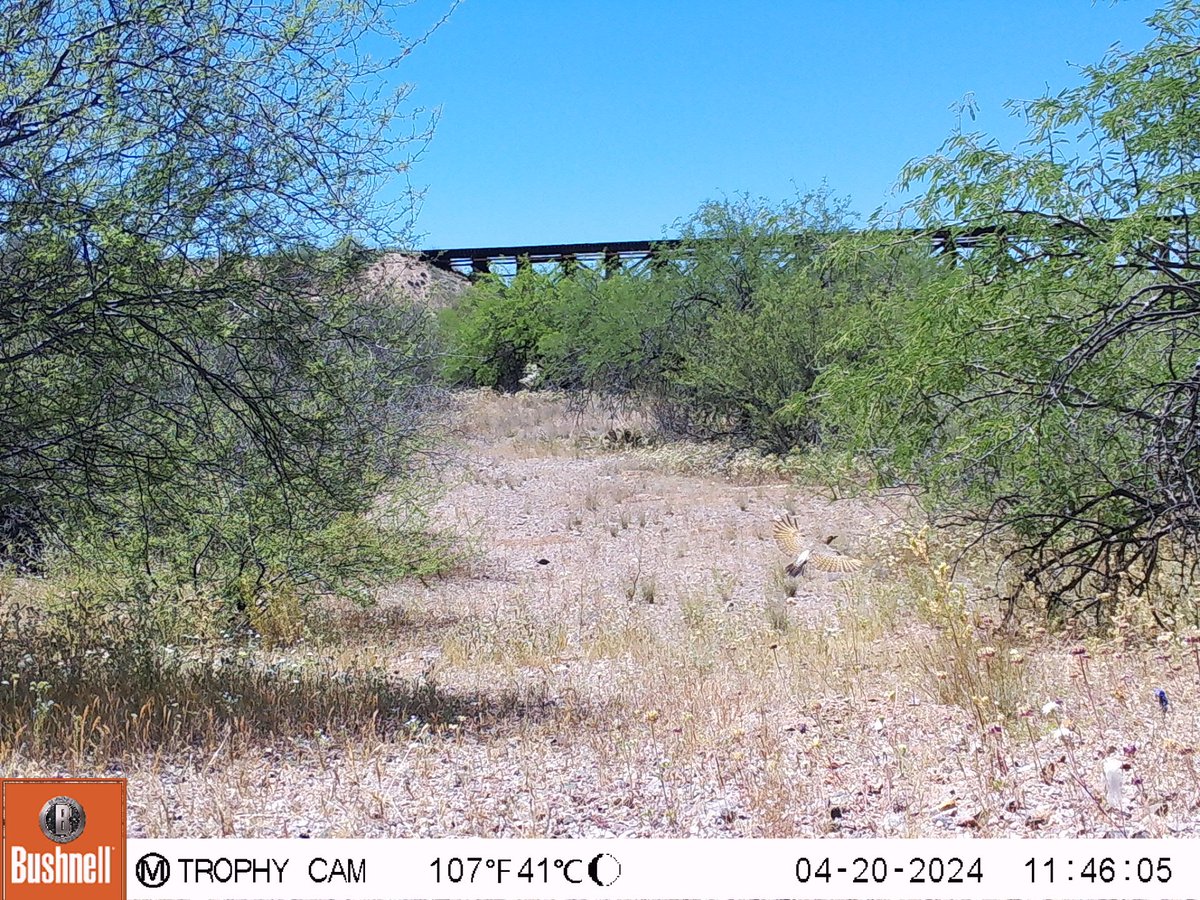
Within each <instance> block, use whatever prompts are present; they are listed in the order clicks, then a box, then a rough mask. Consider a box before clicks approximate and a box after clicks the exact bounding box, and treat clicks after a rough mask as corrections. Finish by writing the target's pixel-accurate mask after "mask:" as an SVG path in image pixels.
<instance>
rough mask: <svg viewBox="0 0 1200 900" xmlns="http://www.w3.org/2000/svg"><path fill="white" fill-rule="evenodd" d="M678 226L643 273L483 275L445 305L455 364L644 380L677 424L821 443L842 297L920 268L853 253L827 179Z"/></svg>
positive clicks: (570, 378) (774, 444) (631, 385)
mask: <svg viewBox="0 0 1200 900" xmlns="http://www.w3.org/2000/svg"><path fill="white" fill-rule="evenodd" d="M680 227H681V231H682V234H683V242H682V244H681V245H680V246H679V248H678V249H675V250H672V251H671V252H669V253H666V252H664V253H663V254H662V257H661V258H660V260H659V261H658V264H657V265H654V266H652V267H648V268H647V269H645V270H643V271H641V272H637V273H622V274H619V275H613V276H612V277H607V278H605V277H603V276H601V275H600V274H599V273H597V272H594V271H591V270H587V269H580V270H577V271H576V272H575V273H574V274H573V275H572V276H571V277H569V278H568V277H564V276H562V275H561V274H560V273H539V272H536V271H534V270H532V269H525V270H523V271H521V272H519V273H518V274H517V275H516V277H515V278H513V279H512V281H511V282H509V283H505V282H504V281H503V280H501V279H499V278H495V277H490V278H487V279H485V280H483V281H481V282H479V283H477V284H476V286H475V287H474V288H473V289H472V290H471V291H470V292H469V293H468V295H467V297H466V298H465V299H464V301H463V302H462V304H461V305H460V306H459V307H458V308H457V309H455V310H453V311H450V312H448V313H447V314H446V317H445V319H444V320H443V326H444V330H445V333H446V334H447V335H448V338H449V341H450V345H451V352H450V354H449V356H448V362H447V372H448V374H449V375H450V377H451V378H452V380H454V381H457V382H459V383H470V384H478V385H487V386H491V387H496V388H500V389H504V390H515V389H516V388H517V387H518V386H519V384H520V380H521V378H522V375H523V374H524V372H525V371H526V367H527V366H529V365H536V366H537V368H538V370H539V371H540V372H541V374H542V377H543V381H544V383H546V384H550V385H553V386H557V387H564V388H572V389H584V390H588V391H593V392H598V393H602V394H604V395H606V396H609V397H611V396H614V395H636V396H637V397H639V398H640V399H642V400H644V401H646V402H648V403H649V405H650V406H651V407H652V408H653V409H654V410H655V411H656V413H657V414H658V417H659V419H660V421H661V423H662V424H663V426H664V427H666V428H667V429H668V430H670V431H673V432H677V433H683V434H689V435H692V436H697V437H705V438H707V437H717V436H724V437H729V438H731V439H733V440H735V441H737V442H741V443H748V444H754V445H758V446H761V447H764V448H766V449H770V450H773V451H785V450H788V449H790V448H792V447H795V446H797V445H809V444H812V443H815V442H816V441H817V439H818V436H819V426H818V420H817V416H816V411H815V410H816V406H815V398H814V396H813V393H812V388H813V384H814V382H815V379H816V377H817V375H818V374H819V372H820V371H821V370H822V369H823V368H824V367H825V366H826V365H828V364H829V361H830V359H831V358H832V356H831V355H836V354H838V353H841V352H843V351H842V350H841V349H839V341H840V338H839V336H840V334H841V331H842V329H843V327H844V320H845V318H846V316H847V314H848V310H850V309H851V308H852V307H853V306H855V305H856V304H858V303H859V302H861V300H862V297H863V295H864V294H865V293H867V292H871V291H875V292H880V291H889V290H895V289H897V288H896V285H897V284H898V280H899V279H903V278H911V277H913V275H914V272H913V271H911V270H913V268H914V267H912V266H908V267H905V266H899V265H897V260H896V259H895V258H894V257H895V254H893V253H890V252H886V251H883V250H880V251H879V252H876V253H867V252H855V251H854V250H853V249H852V248H856V247H857V246H858V243H857V242H859V241H860V240H861V236H857V235H853V234H852V233H851V232H850V231H849V227H848V223H847V219H846V216H845V213H844V209H843V208H842V207H841V206H840V205H839V204H837V203H835V202H833V201H832V200H831V198H830V196H829V194H828V192H818V193H814V194H811V195H809V196H807V197H804V198H802V199H801V200H800V201H798V202H797V203H794V204H782V205H779V206H777V207H772V206H769V205H767V204H765V203H761V202H758V203H756V202H751V201H749V200H746V199H744V198H743V199H738V200H733V201H724V202H720V203H709V204H706V205H705V206H703V207H702V208H701V209H700V210H699V211H698V212H697V214H696V215H695V216H694V217H693V218H692V219H691V220H689V221H687V222H685V223H682V224H681V226H680ZM903 254H907V255H912V251H911V248H905V249H904V250H903V251H902V255H903ZM918 268H919V267H918Z"/></svg>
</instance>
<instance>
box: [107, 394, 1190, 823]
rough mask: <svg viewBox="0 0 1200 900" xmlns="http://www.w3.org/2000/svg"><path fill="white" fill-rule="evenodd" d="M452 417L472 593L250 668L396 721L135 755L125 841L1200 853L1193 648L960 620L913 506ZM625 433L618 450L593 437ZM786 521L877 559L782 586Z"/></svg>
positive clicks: (968, 616) (462, 575) (326, 613)
mask: <svg viewBox="0 0 1200 900" xmlns="http://www.w3.org/2000/svg"><path fill="white" fill-rule="evenodd" d="M460 412H461V416H462V422H463V428H462V434H461V436H460V443H459V447H458V452H457V459H458V462H457V463H456V464H455V465H451V466H449V467H448V468H447V469H446V472H445V479H446V490H445V493H444V495H443V497H442V499H441V500H440V502H439V504H438V507H437V516H438V518H439V520H440V522H441V523H442V524H443V525H445V526H448V527H450V528H453V529H454V530H455V531H456V532H457V533H458V535H459V536H460V537H461V540H462V541H463V542H464V543H465V546H466V547H467V548H468V550H467V553H466V556H465V562H464V563H463V565H462V566H461V567H460V569H459V570H458V571H457V572H455V573H454V574H453V575H452V576H450V577H446V578H444V579H441V580H435V581H430V582H429V583H427V584H423V583H421V582H419V581H413V582H411V583H405V584H400V585H396V586H395V587H394V588H392V589H391V590H389V591H387V592H386V593H385V595H384V596H382V597H381V598H380V600H379V604H378V606H377V607H374V608H371V609H367V610H360V609H357V608H354V607H351V606H348V605H342V604H330V605H329V606H328V607H327V608H325V609H323V610H322V616H323V617H324V621H325V623H326V629H327V633H328V634H331V635H333V637H332V638H330V639H327V640H325V641H323V642H310V643H301V644H299V645H296V646H292V647H289V648H287V649H285V650H277V651H272V652H271V653H267V652H266V651H262V653H263V656H264V665H266V664H270V665H272V666H274V667H276V668H275V671H278V672H283V673H286V672H289V671H294V672H297V673H300V672H303V671H310V672H311V671H317V672H321V673H324V675H323V677H326V678H328V679H329V683H330V684H343V682H346V681H348V680H352V679H354V678H360V677H361V676H362V675H363V673H365V672H370V673H373V677H376V678H379V679H383V680H384V681H386V682H387V683H389V684H394V685H397V686H398V687H400V688H403V690H404V691H407V693H406V694H405V696H407V697H408V698H409V702H408V703H407V705H406V706H404V708H403V709H402V710H400V709H398V708H387V707H386V706H384V707H381V708H380V709H379V711H378V724H377V727H375V728H373V729H368V730H366V731H365V732H364V731H362V730H359V731H357V732H355V733H353V734H349V735H347V734H345V733H343V732H339V730H338V723H337V721H336V717H333V716H331V718H330V721H329V723H328V728H322V729H319V730H312V731H311V732H310V733H305V734H278V735H274V736H272V737H271V738H269V739H262V738H259V737H255V738H248V737H244V736H239V735H237V734H236V733H234V734H231V736H230V739H229V740H228V741H225V742H223V743H222V744H221V745H220V746H216V747H204V748H197V749H196V750H195V752H193V753H191V754H183V755H180V754H171V755H164V756H158V757H155V758H144V759H136V760H129V761H128V765H127V767H126V773H127V774H128V776H129V778H130V786H129V797H130V800H131V833H132V834H134V835H162V836H217V835H237V836H244V837H268V836H285V835H298V834H307V835H311V836H314V837H340V836H345V837H360V836H379V837H382V836H452V835H481V836H561V837H569V836H614V835H615V836H687V835H705V836H718V835H730V836H732V835H738V836H761V837H783V836H791V835H850V836H872V835H879V836H883V835H887V836H901V837H915V836H945V835H966V834H971V835H983V836H1009V835H1028V836H1048V835H1073V836H1082V835H1091V836H1100V835H1105V834H1135V833H1146V834H1150V835H1170V834H1178V833H1189V834H1190V833H1195V832H1196V831H1198V830H1200V829H1198V828H1197V825H1198V817H1197V811H1196V809H1197V803H1198V801H1200V776H1198V774H1197V772H1196V768H1195V765H1196V764H1195V762H1194V757H1193V755H1192V750H1193V748H1195V747H1196V746H1197V744H1198V741H1200V735H1198V734H1197V719H1196V712H1195V708H1194V706H1193V705H1192V704H1191V698H1192V697H1194V696H1195V694H1196V690H1195V684H1196V679H1197V669H1196V666H1195V664H1194V663H1193V662H1192V659H1191V656H1190V650H1189V649H1188V648H1186V647H1184V646H1183V645H1182V644H1179V643H1172V642H1169V641H1164V642H1160V643H1158V644H1150V645H1145V644H1139V643H1136V642H1131V641H1125V642H1116V641H1114V642H1110V643H1106V644H1102V643H1098V642H1097V643H1093V644H1090V645H1089V647H1088V653H1087V655H1086V656H1083V655H1078V654H1076V655H1073V654H1072V653H1071V650H1072V648H1073V647H1074V646H1075V645H1073V644H1070V643H1066V642H1064V641H1063V640H1061V639H1057V638H1053V637H1050V636H1047V635H1045V634H1044V633H1043V632H1039V631H1037V630H1036V629H1034V630H1031V631H1029V632H1027V633H1025V634H1023V635H1022V636H1020V637H1019V638H1014V639H1013V640H1011V641H1009V642H1007V643H1004V642H1001V640H1000V637H999V635H993V634H991V633H988V632H986V631H981V630H979V629H978V628H976V627H975V626H976V624H977V617H976V616H975V615H974V614H972V613H970V612H969V611H967V610H965V608H964V607H963V605H962V601H961V598H962V596H963V592H962V591H961V589H960V588H959V587H957V586H956V585H955V584H954V583H953V582H952V581H951V580H950V579H949V575H948V574H947V570H946V569H945V568H943V567H941V566H940V565H939V564H938V562H937V560H936V558H935V556H934V555H933V552H932V551H931V550H930V549H929V546H928V542H927V539H926V537H925V536H924V535H922V534H921V533H920V532H919V530H915V529H914V528H913V527H912V526H910V525H906V523H905V513H906V510H907V509H908V508H909V504H908V503H907V501H906V500H905V498H903V497H902V496H892V497H888V496H884V497H874V498H868V499H842V500H836V499H833V498H832V497H831V496H829V495H828V494H826V493H824V492H821V491H815V490H806V489H802V488H799V487H797V486H795V485H793V484H789V483H787V482H786V481H784V480H783V479H781V478H779V477H778V476H775V475H772V474H771V473H770V472H769V471H767V470H764V469H760V470H758V471H752V470H751V468H746V469H744V470H741V471H739V472H737V473H735V474H732V475H731V474H730V472H732V471H734V469H736V466H733V465H732V463H730V462H729V461H728V460H726V461H724V462H722V461H721V460H720V459H718V458H717V457H716V456H715V455H714V454H711V453H709V454H708V455H704V453H703V452H702V451H701V450H698V449H696V448H688V447H687V446H685V445H664V446H658V447H648V448H647V447H641V446H638V444H639V443H640V439H639V438H638V435H639V434H640V431H639V430H638V429H639V424H638V423H637V422H630V421H627V420H620V421H615V420H614V421H609V420H607V419H605V418H604V417H603V416H601V415H599V414H595V413H593V414H591V415H590V416H589V417H588V418H586V419H585V420H582V421H581V420H578V419H575V418H573V417H572V416H571V415H570V414H569V413H568V412H567V411H566V409H565V407H564V406H563V404H562V403H561V402H560V401H558V400H556V399H554V398H548V397H545V396H542V395H537V394H528V393H523V394H519V395H516V396H509V397H498V396H495V395H488V394H478V395H467V396H465V397H464V398H462V407H461V411H460ZM613 424H617V425H621V426H622V427H624V426H626V425H628V426H629V427H630V436H631V437H629V436H625V435H624V433H623V432H620V433H618V438H619V439H618V440H612V439H609V440H607V441H606V440H605V437H604V435H605V432H606V431H607V430H608V428H609V427H610V426H611V425H613ZM782 513H791V514H793V515H794V516H795V517H796V518H797V520H799V521H800V522H803V523H809V524H810V526H811V530H812V534H813V535H814V536H816V537H822V536H824V535H825V534H829V533H837V534H838V535H840V538H839V542H840V544H841V545H843V546H844V548H845V550H846V551H847V552H851V553H854V554H856V555H860V556H863V557H866V558H867V560H868V562H867V565H866V566H865V567H864V569H863V570H862V571H861V572H858V573H854V574H852V575H828V574H824V573H819V572H816V573H812V574H811V576H810V577H806V578H805V579H803V580H801V581H798V582H797V581H790V580H788V579H787V578H786V577H784V576H783V574H782V567H783V564H784V563H785V562H786V559H785V557H784V556H783V554H782V553H781V552H780V551H779V549H778V548H777V547H776V545H775V543H774V542H773V540H772V538H771V523H772V520H773V519H774V518H775V517H776V516H777V515H780V514H782ZM339 679H341V680H340V681H339ZM964 682H969V683H964ZM1158 686H1162V687H1164V688H1165V689H1166V690H1167V692H1168V694H1169V695H1170V696H1171V697H1173V698H1176V702H1175V705H1174V709H1173V710H1172V712H1171V713H1170V714H1169V715H1163V714H1162V713H1161V712H1160V710H1159V707H1158V704H1157V703H1156V702H1154V700H1153V697H1152V695H1151V690H1152V688H1153V687H1158ZM1051 701H1060V703H1059V704H1058V705H1054V704H1052V703H1051ZM1048 704H1049V705H1048ZM1044 706H1045V707H1046V709H1045V710H1043V707H1044ZM1005 710H1007V711H1005ZM1111 759H1115V760H1118V761H1119V765H1120V766H1121V767H1123V768H1121V769H1120V771H1121V776H1122V783H1121V795H1120V797H1119V798H1117V799H1118V802H1117V803H1113V802H1111V801H1110V799H1109V798H1108V797H1107V795H1106V789H1105V780H1104V764H1105V760H1111ZM1112 767H1113V764H1112V763H1110V769H1111V768H1112Z"/></svg>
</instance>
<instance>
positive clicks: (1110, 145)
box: [821, 2, 1200, 621]
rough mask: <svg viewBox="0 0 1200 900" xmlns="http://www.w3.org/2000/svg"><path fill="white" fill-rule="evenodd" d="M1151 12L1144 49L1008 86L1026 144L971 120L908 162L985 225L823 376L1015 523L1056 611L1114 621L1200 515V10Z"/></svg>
mask: <svg viewBox="0 0 1200 900" xmlns="http://www.w3.org/2000/svg"><path fill="white" fill-rule="evenodd" d="M1151 24H1152V25H1153V26H1154V27H1155V28H1156V29H1157V35H1156V37H1155V38H1154V39H1153V40H1152V41H1151V42H1150V44H1149V45H1148V46H1147V47H1146V48H1145V49H1143V50H1140V51H1137V52H1133V53H1126V52H1121V51H1119V50H1114V51H1112V52H1111V53H1110V54H1109V56H1108V57H1107V58H1106V59H1105V60H1104V61H1103V62H1102V63H1101V64H1099V65H1097V66H1094V67H1090V68H1087V69H1085V70H1084V75H1085V78H1086V81H1085V83H1084V84H1083V85H1081V86H1080V87H1077V88H1072V89H1069V90H1066V91H1063V92H1061V93H1059V94H1057V95H1053V96H1047V97H1045V98H1043V99H1041V100H1037V101H1034V102H1031V103H1023V104H1017V105H1015V108H1016V110H1017V111H1018V112H1019V113H1020V114H1021V115H1022V116H1024V118H1025V119H1026V120H1027V122H1028V123H1029V126H1030V138H1029V141H1028V142H1027V143H1026V144H1025V145H1023V146H1022V147H1021V148H1019V149H1018V150H1016V151H1005V150H1002V149H1001V148H1000V147H999V146H998V145H997V144H996V143H995V142H994V141H989V140H987V139H986V138H985V137H984V136H982V135H978V134H969V133H963V132H961V131H960V132H957V133H955V134H954V135H952V136H951V138H950V139H949V140H948V141H947V142H946V144H945V146H943V148H942V149H941V151H940V152H939V153H938V154H936V155H933V156H930V157H927V158H925V159H922V160H918V161H916V162H914V163H911V164H910V165H909V166H907V167H906V169H905V171H904V173H903V177H902V185H903V186H904V187H909V186H912V185H916V184H918V183H923V184H924V185H925V186H926V193H925V195H924V196H923V197H922V198H921V199H920V200H919V201H917V202H916V203H915V204H914V205H913V207H912V210H913V212H915V213H916V214H917V215H919V216H920V217H921V219H922V220H923V221H924V222H925V223H926V224H928V225H929V226H931V227H941V226H943V225H945V224H946V223H951V225H952V237H955V238H957V239H958V240H959V241H960V243H961V241H962V238H961V237H958V236H963V235H970V234H972V233H974V234H976V235H978V234H979V233H980V230H981V229H982V230H983V237H981V238H978V239H977V240H976V242H975V243H974V245H973V246H972V247H971V249H970V250H969V251H968V252H967V253H966V254H965V258H963V259H961V260H960V262H959V265H958V267H957V268H956V269H955V270H953V271H950V272H947V274H946V275H945V276H944V277H942V278H939V279H937V280H935V281H933V282H931V283H930V284H928V285H926V286H925V287H923V288H922V289H921V290H919V291H918V292H917V293H916V294H915V295H913V296H912V297H909V298H901V300H902V302H900V303H898V304H895V305H893V306H892V307H891V308H890V309H887V308H876V309H874V310H871V311H869V312H867V315H868V316H870V317H874V318H875V320H876V321H879V322H880V323H884V322H886V323H887V324H886V325H885V326H884V327H883V328H882V329H881V330H882V331H885V332H890V334H891V340H888V341H885V342H880V343H879V344H878V345H877V346H876V348H875V350H874V351H873V352H872V353H870V354H867V355H865V356H864V357H863V358H862V359H861V360H859V361H858V362H857V363H855V364H854V365H847V366H840V367H834V368H831V369H830V370H829V371H827V372H826V373H825V374H824V376H823V379H822V382H821V390H822V391H823V393H824V395H825V396H826V398H827V403H826V404H825V410H826V413H827V414H828V415H829V416H831V417H833V418H836V420H837V421H838V423H839V425H840V427H841V428H842V429H843V431H842V433H843V434H844V435H845V436H846V437H847V439H849V440H850V441H851V442H852V443H854V444H856V445H857V446H859V447H868V446H870V447H884V448H887V449H886V450H885V451H884V452H883V453H882V454H881V455H880V458H881V460H882V461H883V462H884V464H885V465H886V466H888V467H890V468H891V470H892V471H893V472H896V473H901V474H912V473H916V474H917V475H918V476H919V477H920V478H921V479H922V480H923V482H924V483H925V484H926V485H928V486H929V487H930V488H931V489H932V490H933V491H935V492H936V493H937V494H940V496H941V499H942V500H943V501H945V502H947V503H950V504H951V505H952V508H954V509H957V510H960V511H962V510H964V509H965V510H966V516H967V517H968V518H971V519H978V520H980V521H982V522H983V523H984V524H985V526H987V527H988V528H997V527H1003V528H1005V529H1007V530H1008V531H1009V533H1011V534H1014V535H1016V536H1017V537H1018V538H1019V542H1020V550H1019V553H1018V554H1017V556H1018V558H1019V559H1020V560H1021V562H1022V574H1023V582H1024V584H1025V585H1026V586H1029V587H1031V588H1033V590H1034V591H1035V593H1037V594H1039V595H1042V596H1045V597H1047V598H1048V599H1049V602H1050V605H1051V608H1052V609H1053V610H1054V611H1056V612H1071V611H1074V612H1079V611H1081V610H1084V609H1088V610H1091V611H1092V612H1094V613H1095V614H1096V615H1097V617H1098V618H1101V619H1102V618H1103V617H1104V616H1106V615H1108V614H1110V613H1111V612H1112V609H1113V603H1114V601H1115V600H1116V599H1117V598H1119V596H1120V595H1121V591H1122V590H1132V591H1134V592H1138V591H1141V590H1144V589H1145V588H1147V587H1148V586H1149V585H1151V584H1152V583H1153V581H1154V579H1155V578H1156V577H1157V574H1158V573H1160V572H1161V571H1162V570H1163V567H1164V566H1166V567H1168V568H1170V569H1171V570H1172V571H1174V572H1175V573H1176V576H1177V577H1190V573H1191V572H1192V570H1193V568H1194V565H1195V560H1196V551H1197V549H1198V544H1197V535H1198V534H1200V504H1198V503H1197V501H1196V499H1195V498H1196V497H1197V496H1200V493H1198V492H1197V488H1200V452H1198V450H1197V448H1198V447H1200V444H1198V443H1197V422H1198V419H1197V414H1196V410H1197V399H1198V398H1200V375H1198V374H1197V373H1198V372H1200V367H1198V364H1197V360H1198V359H1200V318H1198V311H1200V289H1197V287H1196V283H1195V280H1194V278H1193V277H1192V272H1193V270H1194V267H1195V261H1196V258H1197V256H1196V254H1197V252H1198V251H1200V247H1197V245H1196V243H1195V230H1194V229H1193V228H1192V227H1191V224H1192V223H1191V218H1192V216H1193V214H1194V211H1195V209H1196V203H1197V199H1198V195H1197V185H1200V178H1198V177H1197V172H1196V159H1197V149H1198V145H1197V134H1200V131H1198V130H1197V128H1198V126H1200V121H1198V120H1197V115H1198V113H1197V110H1198V109H1200V91H1198V88H1197V85H1200V36H1198V32H1200V13H1198V11H1197V9H1196V8H1195V7H1194V5H1193V4H1191V3H1184V2H1178V3H1174V4H1172V5H1171V6H1169V7H1168V8H1167V9H1166V10H1164V11H1163V12H1161V13H1159V14H1158V15H1156V16H1155V17H1154V18H1153V19H1152V20H1151ZM864 327H866V328H867V330H870V327H871V326H870V325H867V326H864ZM859 340H861V338H860V339H859ZM850 423H854V424H853V426H852V425H851V424H850ZM964 501H965V503H964ZM1159 612H1160V613H1161V614H1162V615H1163V616H1164V621H1165V619H1166V618H1167V617H1169V616H1171V615H1175V616H1183V617H1185V618H1187V619H1190V620H1192V621H1195V619H1196V616H1197V610H1196V608H1195V606H1194V604H1193V605H1192V606H1191V607H1190V608H1188V607H1186V606H1183V607H1176V608H1172V609H1168V608H1165V607H1160V609H1159Z"/></svg>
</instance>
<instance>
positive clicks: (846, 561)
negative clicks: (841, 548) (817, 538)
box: [809, 553, 862, 572]
mask: <svg viewBox="0 0 1200 900" xmlns="http://www.w3.org/2000/svg"><path fill="white" fill-rule="evenodd" d="M809 564H810V565H812V566H813V567H814V568H817V569H820V570H821V571H823V572H857V571H858V570H859V569H861V568H862V560H861V559H855V558H854V557H852V556H834V555H832V554H827V553H814V554H813V555H812V559H810V560H809Z"/></svg>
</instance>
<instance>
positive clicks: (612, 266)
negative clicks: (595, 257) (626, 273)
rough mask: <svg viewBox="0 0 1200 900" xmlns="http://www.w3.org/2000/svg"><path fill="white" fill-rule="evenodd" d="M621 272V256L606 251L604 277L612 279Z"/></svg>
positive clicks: (612, 251) (611, 251)
mask: <svg viewBox="0 0 1200 900" xmlns="http://www.w3.org/2000/svg"><path fill="white" fill-rule="evenodd" d="M620 271H621V255H620V254H619V253H617V252H616V251H614V250H607V249H606V250H605V251H604V277H605V278H611V277H612V276H613V275H616V274H617V273H618V272H620Z"/></svg>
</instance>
